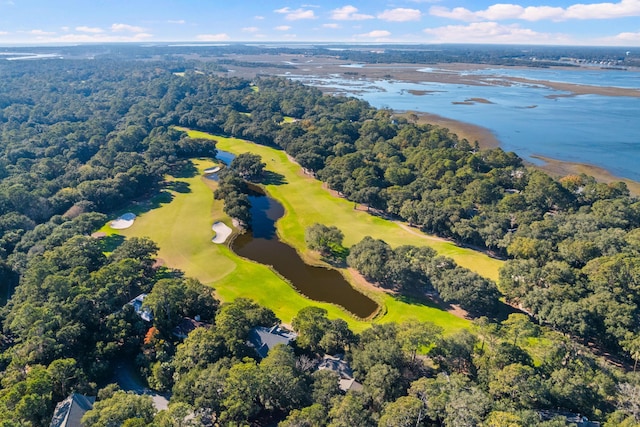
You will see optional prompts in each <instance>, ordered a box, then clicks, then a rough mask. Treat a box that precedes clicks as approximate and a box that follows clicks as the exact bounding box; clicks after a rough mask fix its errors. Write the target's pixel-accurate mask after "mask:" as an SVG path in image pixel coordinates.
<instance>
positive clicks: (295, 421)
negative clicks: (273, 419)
mask: <svg viewBox="0 0 640 427" xmlns="http://www.w3.org/2000/svg"><path fill="white" fill-rule="evenodd" d="M326 424H327V413H326V410H325V408H324V407H323V406H322V405H320V404H318V403H314V404H313V405H311V406H307V407H306V408H302V409H294V410H293V411H291V412H290V413H289V416H288V417H287V418H286V419H285V420H284V421H281V422H280V423H279V424H278V427H317V426H323V425H326Z"/></svg>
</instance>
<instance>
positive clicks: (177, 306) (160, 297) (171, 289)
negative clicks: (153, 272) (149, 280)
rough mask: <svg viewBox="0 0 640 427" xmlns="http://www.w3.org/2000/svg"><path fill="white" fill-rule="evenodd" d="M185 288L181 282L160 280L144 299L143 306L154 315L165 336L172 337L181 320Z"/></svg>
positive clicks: (159, 328)
mask: <svg viewBox="0 0 640 427" xmlns="http://www.w3.org/2000/svg"><path fill="white" fill-rule="evenodd" d="M183 301H184V287H183V285H182V283H181V282H180V280H176V279H162V280H159V281H158V282H157V283H156V284H155V285H154V286H153V289H152V290H151V292H150V293H149V294H148V295H147V297H146V298H145V299H144V303H143V306H144V307H147V308H149V309H150V310H151V313H153V323H154V325H156V327H157V328H158V330H159V331H160V332H161V333H162V334H163V335H164V336H165V337H169V336H171V333H172V331H173V328H175V327H176V325H177V324H178V323H179V322H180V320H181V314H182V302H183Z"/></svg>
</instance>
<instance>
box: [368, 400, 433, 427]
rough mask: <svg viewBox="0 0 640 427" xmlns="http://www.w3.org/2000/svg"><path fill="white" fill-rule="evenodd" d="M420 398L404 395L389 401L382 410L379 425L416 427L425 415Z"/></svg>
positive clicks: (384, 426) (386, 426) (380, 426)
mask: <svg viewBox="0 0 640 427" xmlns="http://www.w3.org/2000/svg"><path fill="white" fill-rule="evenodd" d="M423 411H424V408H423V406H422V402H421V401H420V399H417V398H415V397H413V396H402V397H399V398H398V399H397V400H395V401H393V402H391V403H389V404H388V405H387V406H386V407H385V408H384V411H383V412H382V417H380V421H379V422H378V427H415V426H419V425H420V424H421V422H422V419H423V418H424V417H425V414H424V412H423Z"/></svg>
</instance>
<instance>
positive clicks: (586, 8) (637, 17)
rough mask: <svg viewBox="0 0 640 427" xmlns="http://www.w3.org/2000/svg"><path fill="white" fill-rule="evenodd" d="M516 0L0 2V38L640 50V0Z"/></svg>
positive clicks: (18, 40) (14, 41)
mask: <svg viewBox="0 0 640 427" xmlns="http://www.w3.org/2000/svg"><path fill="white" fill-rule="evenodd" d="M307 1H308V2H307ZM514 1H515V3H500V2H497V1H494V0H360V1H357V0H344V1H337V0H320V1H318V0H316V1H314V0H302V1H289V0H181V1H178V0H0V45H11V44H61V43H83V42H85V43H101V42H214V43H226V42H347V43H354V42H357V43H500V44H542V45H609V46H639V47H640V0H611V1H604V2H603V1H598V0H595V1H594V0H582V2H577V1H574V0H514Z"/></svg>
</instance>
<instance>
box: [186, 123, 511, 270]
mask: <svg viewBox="0 0 640 427" xmlns="http://www.w3.org/2000/svg"><path fill="white" fill-rule="evenodd" d="M179 129H180V128H179ZM182 130H185V129H182ZM188 132H189V135H191V136H192V137H197V138H213V139H215V140H216V141H217V147H218V148H219V149H221V150H225V151H229V152H231V153H235V154H239V153H243V152H247V151H250V152H252V153H255V154H259V155H260V156H262V161H263V162H265V163H266V164H267V169H268V170H270V171H273V172H275V173H278V174H280V175H282V176H283V179H284V180H285V181H286V184H283V185H267V186H266V188H267V190H268V191H269V194H271V195H272V196H273V197H275V198H276V199H278V201H280V203H282V204H283V205H284V207H285V209H286V212H287V213H286V215H285V216H284V217H283V218H282V219H281V220H280V221H279V222H278V231H279V233H280V236H281V238H282V239H283V240H284V241H286V242H287V243H289V244H290V245H292V246H294V247H295V248H296V249H298V251H300V252H304V251H305V250H306V245H305V243H304V230H305V228H306V227H308V226H309V225H311V224H313V223H316V222H318V223H322V224H326V225H334V226H336V227H338V228H339V229H340V230H342V232H343V233H344V235H345V240H344V245H345V246H351V245H353V244H355V243H357V242H359V241H360V240H362V238H363V237H365V236H371V237H374V238H377V239H382V240H384V241H385V242H387V243H389V244H390V245H391V246H393V247H396V246H399V245H407V244H408V245H416V246H424V245H427V246H430V247H432V248H433V249H435V250H436V251H437V252H438V253H439V254H441V255H445V256H448V257H451V258H453V259H454V260H455V261H456V262H457V263H458V264H459V265H461V266H463V267H466V268H468V269H470V270H472V271H475V272H477V273H478V274H480V275H482V276H484V277H486V278H489V279H491V280H497V279H498V270H499V268H500V267H501V266H502V263H503V262H502V261H500V260H496V259H494V258H491V257H489V256H487V255H485V254H483V253H481V252H478V251H474V250H471V249H467V248H461V247H459V246H456V245H455V244H453V243H451V242H448V241H445V240H443V239H440V238H437V237H433V236H429V235H426V234H424V233H421V232H419V231H417V230H413V229H406V228H403V227H402V226H400V225H399V224H397V223H394V222H391V221H387V220H385V219H382V218H378V217H375V216H372V215H370V214H368V213H366V212H363V211H356V210H354V203H353V202H349V201H348V200H345V199H342V198H338V197H334V196H332V195H331V194H330V193H329V192H328V191H327V190H325V189H324V188H323V187H322V183H321V182H320V181H318V180H316V179H314V178H312V177H309V176H304V175H302V174H301V172H300V167H299V166H298V165H296V164H295V163H292V162H291V161H289V160H288V159H287V156H286V154H285V153H284V152H283V151H278V150H275V149H273V148H269V147H265V146H261V145H257V144H253V143H250V142H247V141H243V140H240V139H236V138H226V137H221V136H212V135H210V134H207V133H204V132H198V131H191V130H189V131H188Z"/></svg>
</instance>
